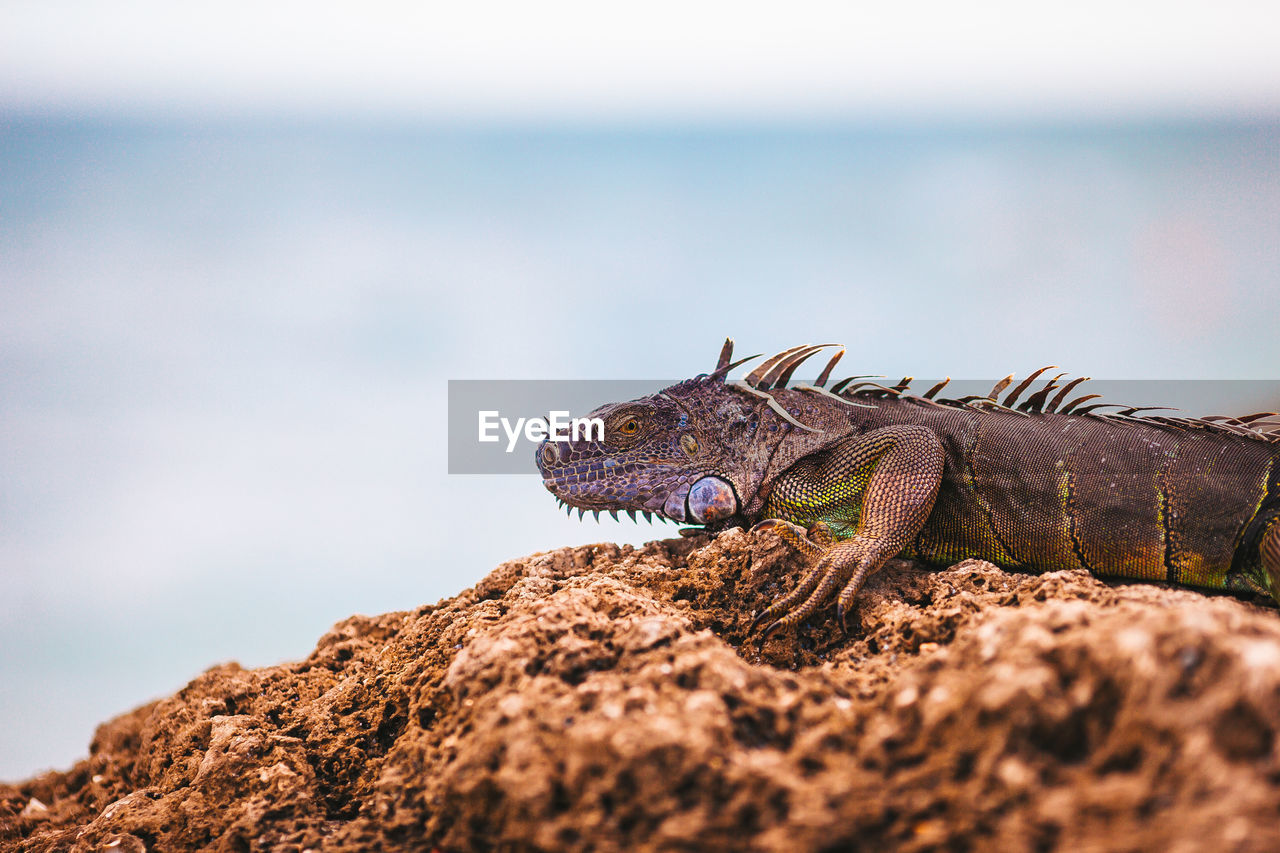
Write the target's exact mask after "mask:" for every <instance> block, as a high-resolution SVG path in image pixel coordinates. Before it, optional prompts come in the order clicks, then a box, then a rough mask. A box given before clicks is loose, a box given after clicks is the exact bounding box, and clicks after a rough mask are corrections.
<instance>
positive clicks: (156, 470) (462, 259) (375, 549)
mask: <svg viewBox="0 0 1280 853" xmlns="http://www.w3.org/2000/svg"><path fill="white" fill-rule="evenodd" d="M1278 309H1280V124H1276V123H1266V122H1259V123H1246V122H1237V123H1181V124H1179V123H1163V124H1160V123H1154V124H1134V125H1115V124H1095V125H1065V124H1059V125H1054V124H1045V125H1036V126H1022V125H1016V124H1009V125H999V126H987V125H961V124H941V125H928V124H920V125H900V126H893V127H887V126H859V125H820V126H809V127H796V126H787V125H782V126H766V125H762V126H758V127H753V126H733V125H724V126H715V127H684V126H677V125H670V126H664V127H658V128H646V129H639V128H629V127H626V126H617V127H613V128H590V127H585V126H584V127H564V126H533V125H531V126H517V125H505V126H504V125H493V126H488V127H482V126H476V127H466V128H462V127H452V126H429V125H410V124H394V123H383V124H377V123H365V124H344V123H324V122H313V123H304V122H298V123H287V122H269V121H261V122H252V121H240V122H232V121H226V122H220V123H219V122H206V123H178V122H171V123H162V122H155V123H147V122H127V121H106V120H103V121H95V120H71V119H58V118H48V117H36V116H14V115H8V116H4V117H0V590H3V592H0V778H6V779H15V778H18V777H22V776H26V775H28V774H29V773H31V772H33V771H36V770H38V769H41V768H45V767H51V766H57V767H62V766H67V765H69V764H70V763H71V762H73V761H74V760H75V759H76V758H78V757H79V756H81V755H83V754H84V753H85V752H86V750H87V745H88V741H89V738H90V736H91V735H92V731H93V726H94V724H95V723H97V722H100V721H103V720H105V719H106V718H107V717H109V716H111V715H114V714H117V713H120V712H123V711H126V710H128V709H130V708H132V707H134V706H136V705H138V704H141V703H142V702H144V701H146V700H148V699H149V698H152V697H156V696H160V695H164V694H167V693H169V692H171V691H173V690H175V689H177V688H179V687H181V686H182V685H183V684H184V683H185V682H186V681H187V680H188V679H190V678H191V677H192V676H194V675H196V674H197V673H198V672H200V671H201V670H202V669H204V668H206V667H207V666H209V665H212V664H214V663H217V662H220V661H225V660H229V659H236V660H239V661H240V662H241V663H243V664H244V665H246V666H255V665H262V664H266V663H271V662H276V661H279V660H282V659H291V658H299V657H302V656H304V655H305V654H306V653H307V652H308V651H309V649H310V647H311V645H312V643H313V642H314V640H315V639H316V638H317V637H318V636H319V635H320V634H321V633H322V632H323V631H324V630H325V629H326V628H327V627H328V626H329V625H330V624H331V623H333V622H334V621H336V620H338V619H341V618H343V617H345V616H347V615H349V614H351V613H353V612H366V613H373V612H382V611H385V610H391V609H405V608H412V607H415V606H418V605H420V604H423V603H426V602H432V601H435V600H437V599H439V598H441V597H443V596H448V595H451V594H452V593H454V592H456V591H458V590H460V589H461V588H463V587H465V586H468V585H470V584H472V583H474V582H475V581H476V580H478V579H479V578H480V577H482V576H483V575H484V574H485V573H486V572H487V571H488V570H489V569H490V568H492V567H493V566H494V565H495V564H496V563H498V562H500V561H501V560H503V559H505V558H508V557H514V556H519V555H523V554H526V553H529V552H531V551H535V550H543V549H549V548H553V547H558V546H560V545H569V544H578V543H584V542H590V541H598V540H617V541H628V542H641V541H644V540H645V539H648V538H654V537H655V536H660V535H668V534H670V533H671V532H673V531H672V528H665V529H658V530H651V529H650V528H648V527H647V526H643V525H642V526H641V527H639V528H636V527H635V526H633V525H631V524H630V522H626V523H624V524H614V523H613V522H612V521H609V520H606V521H605V522H604V523H603V524H601V525H600V526H597V525H595V523H593V522H590V521H588V522H587V523H585V524H584V523H579V522H578V521H577V520H576V519H575V520H572V521H571V520H568V519H566V518H565V517H564V515H563V514H562V513H560V512H558V511H557V509H556V507H555V503H554V501H552V500H551V498H550V496H549V495H547V494H545V492H543V490H542V488H541V485H540V484H539V482H538V480H537V478H536V477H535V476H514V475H513V476H503V477H496V476H495V477H481V476H475V477H463V476H452V477H451V476H449V475H448V474H447V473H446V452H445V451H446V447H445V432H444V425H445V421H446V418H445V390H446V380H448V379H478V378H495V379H497V378H505V379H520V378H546V379H563V378H593V379H610V378H637V379H653V378H663V377H670V378H672V379H678V378H682V377H684V376H686V375H689V374H692V373H695V372H700V371H703V370H706V369H707V368H709V367H710V366H711V365H712V364H713V363H714V358H715V355H716V353H717V352H718V350H719V346H720V343H721V341H722V340H723V339H724V337H725V336H726V335H727V334H729V335H733V336H734V337H735V338H736V339H737V340H738V343H739V347H740V348H741V351H743V352H744V353H745V352H759V351H774V350H777V349H781V348H784V347H786V346H789V345H792V344H795V343H802V342H815V343H817V342H826V341H839V342H843V343H845V344H847V345H848V346H849V352H848V354H847V355H846V357H845V360H844V362H843V366H844V367H847V368H848V370H849V372H857V373H876V374H879V373H884V374H890V375H894V376H902V375H905V374H913V375H918V376H939V375H944V374H946V375H951V376H955V377H964V378H987V377H990V378H998V377H1000V376H1003V375H1005V374H1006V373H1008V372H1010V371H1019V372H1026V371H1029V370H1033V369H1035V368H1037V367H1040V366H1042V365H1045V364H1057V365H1062V366H1063V368H1064V369H1069V370H1071V371H1072V372H1073V373H1076V374H1087V375H1091V376H1094V377H1100V378H1108V379H1131V378H1144V379H1145V378H1166V379H1212V378H1222V379H1257V378H1277V377H1278V376H1280V371H1278V370H1277V364H1278V356H1280V335H1277V334H1276V322H1277V318H1278V317H1280V310H1278ZM602 402H603V401H602ZM1130 402H1152V403H1162V402H1166V401H1164V400H1154V401H1130ZM1277 404H1280V401H1275V402H1268V401H1265V400H1263V401H1249V400H1245V401H1241V407H1242V408H1247V409H1249V410H1253V409H1255V408H1258V407H1259V406H1268V405H1269V406H1275V405H1277ZM531 470H532V468H531Z"/></svg>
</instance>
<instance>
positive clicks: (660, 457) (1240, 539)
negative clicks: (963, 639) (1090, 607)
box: [538, 342, 1280, 630]
mask: <svg viewBox="0 0 1280 853" xmlns="http://www.w3.org/2000/svg"><path fill="white" fill-rule="evenodd" d="M819 349H820V347H796V348H794V349H792V350H788V351H786V352H784V353H780V354H779V355H777V356H774V357H773V358H772V359H769V360H767V361H766V362H764V363H763V364H762V365H761V366H760V367H759V368H757V369H756V370H755V371H753V372H752V373H751V374H750V375H749V376H748V377H747V381H746V383H745V384H736V383H727V382H726V381H725V377H726V376H727V374H728V372H729V370H731V369H732V368H733V367H735V366H737V364H736V363H731V356H732V342H726V344H725V347H724V350H723V351H722V353H721V358H720V362H719V364H718V365H717V368H716V370H715V371H713V372H712V373H711V374H708V375H703V376H699V377H697V378H695V379H691V380H688V381H686V382H682V383H680V384H678V385H674V386H671V387H670V388H667V389H665V390H664V391H662V392H661V393H659V394H656V395H654V396H652V397H647V398H644V399H641V400H635V401H630V402H627V403H616V404H611V405H608V406H604V407H602V408H600V409H598V410H597V411H596V412H594V413H593V415H594V416H596V417H601V418H603V419H604V421H605V437H604V440H603V441H594V442H590V441H578V442H572V443H567V442H555V443H551V442H546V443H544V444H543V445H542V447H540V448H539V453H538V465H539V468H540V470H541V471H542V474H543V478H544V482H545V484H546V486H547V488H548V489H550V490H551V492H552V493H553V494H555V495H556V496H557V497H558V498H560V499H561V500H562V501H564V502H566V503H568V504H569V505H570V506H576V507H578V508H580V509H584V510H597V511H598V510H609V511H615V512H616V511H617V510H629V511H633V512H634V511H636V510H641V511H648V512H655V513H658V514H659V515H662V516H664V517H668V518H672V519H674V520H677V521H682V522H688V523H694V524H704V525H706V526H707V527H708V528H711V529H713V530H718V529H723V528H725V527H727V526H730V525H735V524H743V525H751V524H757V523H759V524H757V526H758V527H762V528H768V529H772V530H774V531H776V532H777V533H779V534H780V535H781V536H782V537H783V538H784V539H786V540H787V541H788V542H790V543H791V544H793V545H795V546H796V547H798V548H800V549H801V550H802V551H804V552H805V553H807V554H809V555H810V556H811V557H813V558H814V559H815V560H816V565H815V567H814V568H813V570H811V571H810V573H809V574H808V576H806V577H805V578H804V579H803V580H802V581H801V583H800V585H799V586H798V587H797V588H796V589H795V590H793V591H792V592H791V593H789V594H788V595H787V596H784V597H783V598H782V599H780V600H779V601H778V602H775V603H774V605H773V606H771V607H770V608H768V609H767V610H766V611H765V612H764V613H763V614H761V618H762V619H773V618H774V617H777V621H774V622H773V623H772V624H771V626H770V630H773V629H775V628H780V627H788V626H792V625H795V624H796V623H798V622H799V621H801V620H802V619H804V618H805V617H807V616H808V615H809V614H811V613H812V612H813V611H814V610H815V609H816V608H817V607H818V606H820V605H821V604H822V603H823V601H825V600H826V599H827V598H828V597H829V596H830V595H831V594H832V593H833V592H835V591H836V590H837V589H839V590H841V592H840V595H839V602H838V612H839V615H840V618H841V620H842V621H843V618H844V615H845V612H846V610H847V609H848V607H849V606H850V605H851V603H852V601H853V599H854V598H855V597H856V595H857V592H858V589H859V588H860V587H861V585H862V582H863V581H864V580H865V578H866V577H867V576H868V575H870V574H871V573H873V572H875V571H876V570H877V569H879V568H880V567H881V566H882V565H883V564H884V563H885V562H886V561H887V560H889V559H890V558H892V557H893V556H895V555H897V554H903V555H906V556H912V557H916V558H918V559H921V560H924V561H926V562H929V563H934V564H944V565H949V564H951V563H955V562H957V561H959V560H961V559H964V558H967V557H980V558H982V559H986V560H990V561H991V562H993V563H996V564H997V565H1000V566H1004V567H1006V568H1011V569H1031V570H1039V571H1049V570H1058V569H1073V568H1085V569H1088V570H1089V571H1091V572H1093V573H1095V574H1098V575H1104V576H1112V577H1122V578H1134V579H1144V580H1159V581H1167V582H1170V583H1177V584H1183V585H1188V586H1198V587H1207V588H1211V589H1221V590H1229V591H1235V592H1250V591H1252V592H1267V593H1270V594H1271V595H1272V596H1273V597H1278V598H1280V524H1277V523H1276V519H1277V518H1280V466H1278V465H1277V464H1276V461H1277V458H1278V457H1280V443H1277V442H1276V440H1275V438H1276V436H1275V435H1274V434H1273V433H1270V432H1266V431H1264V430H1265V429H1267V428H1270V427H1271V426H1272V424H1271V422H1268V421H1264V420H1262V419H1261V418H1260V416H1250V417H1249V418H1243V419H1239V420H1237V419H1218V420H1193V419H1180V418H1155V417H1137V416H1135V411H1136V410H1133V409H1126V410H1124V411H1122V412H1119V413H1115V414H1102V413H1100V412H1098V411H1096V410H1097V409H1098V408H1099V407H1098V405H1097V404H1095V405H1092V406H1084V407H1082V406H1080V404H1081V403H1082V402H1085V401H1087V400H1088V399H1089V398H1090V397H1092V396H1095V395H1085V396H1084V397H1082V398H1079V399H1076V400H1071V401H1070V402H1066V403H1065V405H1064V401H1065V400H1067V397H1068V395H1069V393H1070V392H1071V390H1072V388H1074V386H1075V385H1076V384H1078V383H1077V382H1071V383H1066V384H1064V385H1062V386H1059V385H1057V384H1056V380H1049V381H1048V382H1047V383H1046V384H1045V385H1044V387H1043V388H1041V389H1039V390H1037V391H1035V392H1033V393H1031V394H1030V395H1029V396H1028V398H1027V399H1026V401H1024V402H1023V403H1022V404H1021V405H1020V406H1018V408H1017V409H1015V408H1014V406H1015V405H1018V397H1019V396H1021V395H1022V393H1023V392H1025V391H1027V390H1028V388H1029V387H1030V384H1031V381H1032V380H1033V379H1035V378H1036V377H1037V376H1038V375H1039V372H1037V373H1036V374H1033V375H1032V377H1031V378H1029V379H1028V380H1026V381H1024V382H1023V383H1021V384H1020V385H1019V386H1018V387H1017V388H1015V389H1014V390H1013V391H1011V392H1009V393H1008V394H1007V395H1006V396H1005V397H1004V399H1003V401H1001V400H999V399H998V396H997V395H999V394H1000V393H1001V392H1003V391H1004V390H1005V389H1006V388H1007V387H1008V385H1009V384H1011V380H1009V379H1006V380H1004V381H1003V382H1002V383H1000V384H998V385H997V387H996V388H995V389H993V391H992V393H991V394H990V395H988V396H987V397H985V398H964V399H961V400H937V399H934V395H935V394H936V393H937V392H938V391H939V390H940V387H941V386H938V387H935V388H933V389H931V390H930V391H929V392H928V393H927V394H925V395H924V396H915V395H912V394H909V393H907V385H906V381H905V380H904V382H903V383H902V384H900V385H898V386H894V387H893V388H886V387H885V386H881V385H876V384H874V383H867V382H862V383H854V382H852V381H851V380H845V381H843V382H838V383H835V384H834V385H832V386H830V388H828V387H826V380H827V378H828V376H829V374H830V372H831V368H832V367H833V366H834V364H835V362H836V361H838V360H839V357H840V355H839V354H837V355H836V356H835V358H833V359H832V360H831V362H830V363H829V364H828V365H827V367H826V369H825V370H823V372H822V375H821V376H820V377H819V379H818V381H817V382H815V383H814V385H811V386H804V385H801V386H796V387H794V388H788V387H785V386H786V385H787V383H788V381H789V379H790V376H791V374H792V372H793V371H794V370H795V369H796V367H797V366H798V365H799V364H800V362H802V361H803V360H804V359H806V358H808V357H809V356H811V355H813V354H814V353H815V352H817V351H818V350H819ZM739 363H741V362H739ZM857 378H859V377H854V379H857ZM1053 392H1056V394H1054V396H1053V397H1052V398H1051V397H1050V394H1051V393H1053Z"/></svg>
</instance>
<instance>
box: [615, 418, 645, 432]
mask: <svg viewBox="0 0 1280 853" xmlns="http://www.w3.org/2000/svg"><path fill="white" fill-rule="evenodd" d="M639 431H640V422H639V421H638V420H636V419H635V418H627V419H626V420H625V421H623V422H622V425H621V426H619V427H618V432H620V433H622V434H623V435H635V434H636V433H638V432H639Z"/></svg>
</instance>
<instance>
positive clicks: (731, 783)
mask: <svg viewBox="0 0 1280 853" xmlns="http://www.w3.org/2000/svg"><path fill="white" fill-rule="evenodd" d="M802 568H803V566H802V565H800V563H799V562H798V561H797V560H796V559H794V558H792V557H791V556H789V555H787V554H785V553H784V551H783V549H782V548H781V547H780V546H778V545H777V544H776V543H775V542H773V541H765V537H760V538H759V539H752V538H751V537H749V536H748V535H747V534H744V533H743V532H741V531H738V530H734V531H729V532H728V533H725V534H722V535H721V536H720V537H719V538H718V539H716V540H715V541H709V540H708V539H706V538H705V537H695V538H692V539H686V540H670V541H664V542H653V543H650V544H649V545H647V546H645V547H644V548H641V549H632V548H629V547H618V546H614V545H596V546H590V547H584V548H576V549H563V550H559V551H553V552H549V553H546V554H537V555H534V556H531V557H527V558H524V559H520V560H514V561H511V562H509V563H505V564H503V565H502V566H499V567H498V568H497V569H495V570H494V571H493V572H492V573H491V574H490V575H489V576H488V577H486V578H485V579H484V580H483V581H481V582H480V583H479V584H478V585H477V586H475V587H474V588H472V589H469V590H467V591H465V592H463V593H461V594H460V595H458V596H456V597H454V598H451V599H448V600H445V601H442V602H440V603H438V604H436V605H434V606H429V607H422V608H419V609H418V610H415V611H411V612H404V613H389V614H385V615H382V616H377V617H364V616H355V617H352V618H350V619H348V620H346V621H344V622H342V623H339V624H338V625H337V626H335V627H334V628H333V629H332V630H331V631H330V632H329V633H328V634H326V635H325V636H324V637H322V638H321V639H320V641H319V643H318V644H317V646H316V649H315V651H314V652H312V654H311V655H310V656H309V657H308V658H306V659H305V660H303V661H300V662H298V663H292V664H285V665H281V666H275V667H266V668H263V669H257V670H244V669H242V668H240V667H238V666H236V665H235V664H227V665H223V666H218V667H214V668H213V669H210V670H209V671H207V672H205V673H203V674H202V675H200V676H199V677H198V678H196V679H195V680H194V681H192V682H191V683H190V684H189V685H188V686H187V687H186V688H184V689H183V690H182V691H180V692H179V693H177V694H176V695H174V696H172V697H170V698H168V699H164V700H161V701H159V702H155V703H152V704H150V705H146V706H144V707H142V708H139V709H138V710H136V711H134V712H132V713H130V714H126V715H124V716H122V717H119V718H117V719H115V720H112V721H111V722H109V723H106V724H104V725H103V726H101V727H100V728H99V730H98V732H97V734H96V736H95V738H94V740H93V743H92V744H91V747H90V755H89V757H88V758H87V759H86V760H85V761H82V762H81V763H79V764H78V765H76V766H75V767H73V768H72V769H71V770H70V771H68V772H66V773H49V774H45V775H43V776H41V777H38V778H36V779H33V780H30V781H27V782H23V783H21V784H19V785H16V786H4V785H0V846H4V847H6V848H7V849H16V850H22V851H53V850H68V849H70V850H75V851H80V850H84V851H88V850H97V849H102V848H109V849H120V850H148V849H158V850H187V849H213V850H281V851H284V850H288V851H297V853H301V851H303V850H314V851H324V850H342V849H352V850H369V849H379V848H381V849H413V850H421V849H428V850H429V849H432V848H436V849H439V850H442V851H464V850H467V851H469V850H547V851H553V850H554V851H560V850H603V851H610V850H617V851H623V850H666V849H697V850H760V851H818V850H832V849H846V848H852V847H858V848H868V849H883V848H892V849H904V850H926V849H938V848H946V849H964V848H972V849H1009V850H1051V849H1061V850H1080V849H1084V850H1087V849H1109V850H1145V849H1163V850H1193V849H1205V848H1210V849H1215V848H1216V849H1223V850H1273V849H1280V822H1278V821H1277V820H1276V815H1277V814H1278V813H1280V745H1278V744H1277V737H1276V733H1277V731H1278V730H1280V615H1278V614H1277V613H1276V612H1275V611H1274V610H1273V609H1268V608H1265V607H1261V606H1258V605H1255V604H1252V603H1249V602H1244V601H1240V600H1236V599H1233V598H1228V597H1224V596H1205V595H1202V594H1199V593H1196V592H1191V591H1186V590H1171V589H1163V588H1160V587H1156V586H1151V585H1138V584H1116V585H1108V584H1106V583H1103V582H1102V581H1099V580H1098V579H1096V578H1093V577H1091V576H1090V575H1088V574H1086V573H1084V572H1056V573H1052V574H1046V575H1040V576H1030V575H1016V574H1009V573H1006V572H1002V571H1000V570H999V569H997V568H995V567H994V566H991V565H990V564H987V563H982V562H978V561H969V562H966V563H962V564H960V565H957V566H954V567H952V568H950V569H947V570H945V571H932V570H928V569H925V568H924V567H921V566H918V565H915V564H911V563H908V562H905V561H895V562H893V563H891V564H890V565H889V566H888V567H887V568H886V569H885V570H884V571H883V572H882V573H881V574H880V576H878V577H877V578H875V579H873V580H872V581H871V583H870V584H869V586H868V588H867V590H866V591H865V592H864V594H863V595H862V596H861V598H860V599H859V606H858V608H857V611H856V613H855V614H853V616H852V618H851V620H850V626H851V632H850V635H849V636H848V637H846V636H844V635H843V634H841V632H840V631H839V628H838V626H837V625H836V624H835V619H834V617H833V614H832V611H831V609H830V608H827V609H825V610H822V611H820V612H819V613H818V614H817V615H815V616H814V617H813V618H812V619H811V620H810V621H809V622H808V623H807V624H805V625H803V626H801V628H800V629H799V630H797V631H796V632H793V633H790V634H786V633H784V634H781V635H778V636H775V637H772V638H770V640H769V641H768V642H766V643H764V644H763V645H761V644H760V643H759V641H758V639H757V638H756V637H757V635H755V634H752V633H751V632H750V631H749V626H750V622H751V619H752V617H753V615H754V613H756V612H758V611H759V610H760V609H762V608H763V607H765V606H766V605H767V604H768V603H769V602H770V601H771V600H772V599H773V598H775V597H776V596H778V595H780V594H781V593H782V592H783V591H785V590H786V589H787V588H789V586H790V585H791V584H794V583H795V582H796V580H797V579H798V576H799V573H800V571H801V570H802ZM36 803H40V804H42V805H43V804H46V803H47V804H48V805H47V807H45V808H44V809H43V810H41V809H40V808H39V807H37V806H35V805H34V804H36Z"/></svg>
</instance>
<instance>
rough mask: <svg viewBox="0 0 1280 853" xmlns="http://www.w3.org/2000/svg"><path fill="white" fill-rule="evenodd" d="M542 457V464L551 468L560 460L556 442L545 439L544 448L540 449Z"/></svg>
mask: <svg viewBox="0 0 1280 853" xmlns="http://www.w3.org/2000/svg"><path fill="white" fill-rule="evenodd" d="M538 453H539V455H540V456H541V457H542V464H543V465H545V466H547V467H548V468H550V467H551V466H552V465H555V464H556V462H558V461H559V454H558V453H557V452H556V447H555V444H553V443H552V442H551V441H549V440H547V439H543V441H542V448H541V449H540V450H539V451H538Z"/></svg>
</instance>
